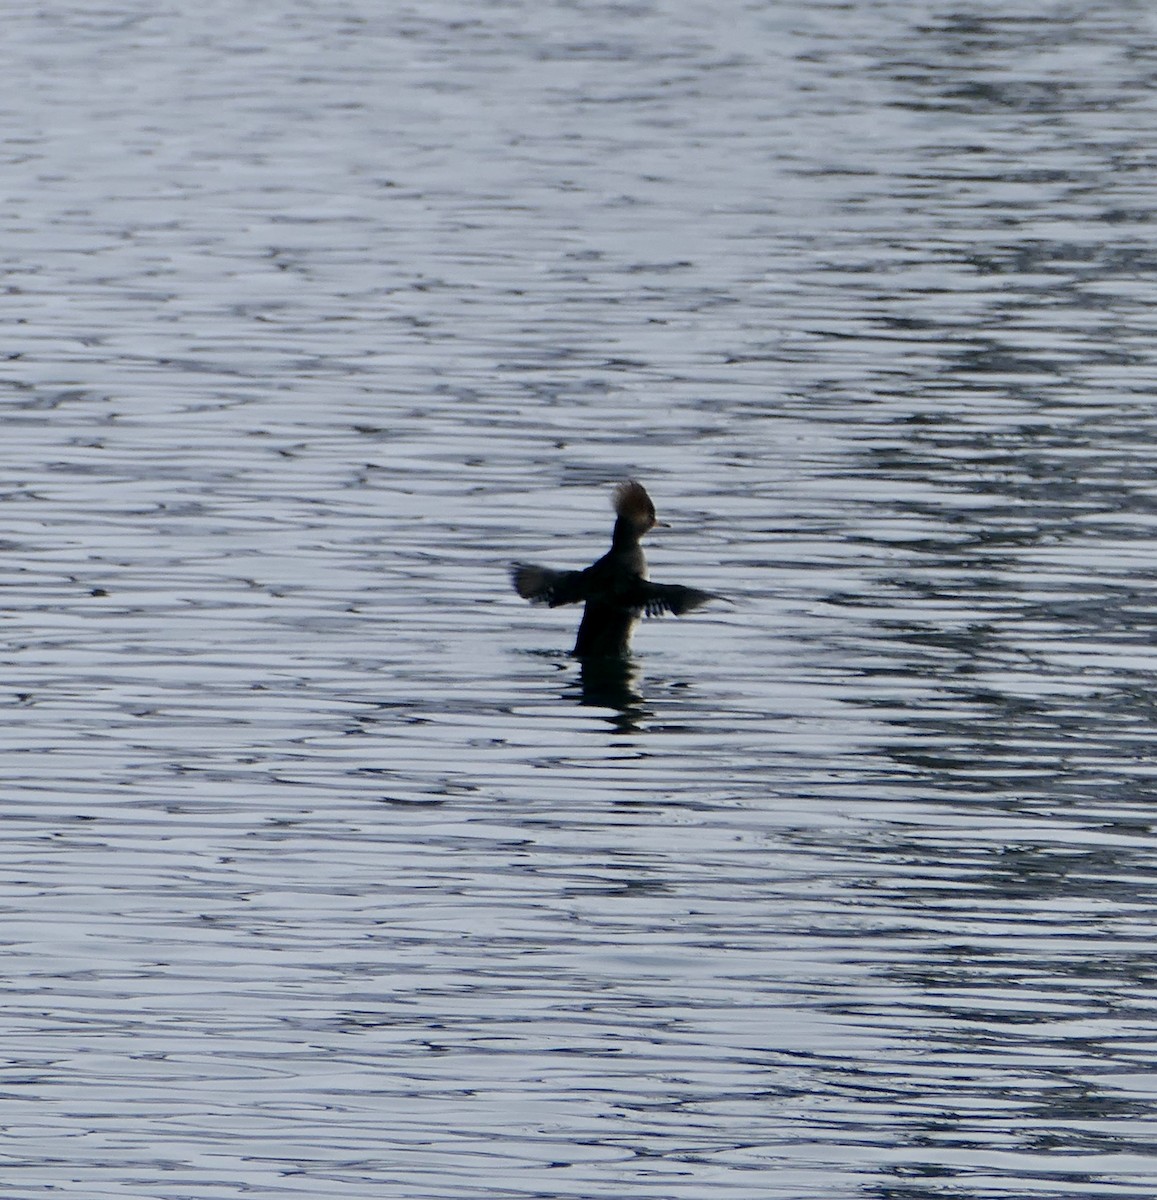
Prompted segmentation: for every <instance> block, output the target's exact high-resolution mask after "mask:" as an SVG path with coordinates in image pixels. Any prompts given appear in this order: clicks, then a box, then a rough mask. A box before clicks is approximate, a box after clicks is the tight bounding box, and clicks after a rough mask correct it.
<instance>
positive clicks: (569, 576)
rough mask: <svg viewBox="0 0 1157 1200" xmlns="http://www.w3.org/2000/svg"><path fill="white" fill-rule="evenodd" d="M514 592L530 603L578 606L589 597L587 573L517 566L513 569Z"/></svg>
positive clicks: (527, 565)
mask: <svg viewBox="0 0 1157 1200" xmlns="http://www.w3.org/2000/svg"><path fill="white" fill-rule="evenodd" d="M510 581H511V582H512V583H513V584H514V590H515V591H516V592H517V593H518V594H519V595H520V596H521V597H522V598H523V599H524V600H529V601H530V602H531V604H549V605H550V607H551V608H558V606H559V605H560V604H578V603H579V601H581V600H585V599H586V598H587V590H588V589H587V573H586V571H555V570H553V569H552V568H550V567H536V566H534V565H533V564H532V563H515V564H514V566H513V567H511V568H510Z"/></svg>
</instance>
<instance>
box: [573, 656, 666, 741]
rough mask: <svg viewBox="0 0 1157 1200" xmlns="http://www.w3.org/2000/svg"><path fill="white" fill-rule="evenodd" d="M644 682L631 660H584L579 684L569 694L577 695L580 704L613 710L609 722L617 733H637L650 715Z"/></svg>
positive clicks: (614, 658)
mask: <svg viewBox="0 0 1157 1200" xmlns="http://www.w3.org/2000/svg"><path fill="white" fill-rule="evenodd" d="M641 678H642V676H641V673H640V671H639V668H638V667H637V666H636V664H635V662H634V660H633V659H631V658H616V657H613V656H599V657H591V658H580V659H579V678H578V682H577V684H572V685H570V687H568V688H567V692H568V693H569V694H571V695H574V694H576V693H577V695H578V702H579V703H580V704H583V705H589V706H590V707H592V708H606V709H610V710H611V715H610V716H609V717H608V720H609V721H610V723H611V725H612V726H613V728H614V730H615V732H616V733H634V732H636V731H637V730H638V729H639V728H640V727H641V725H642V722H643V719H644V718H645V717H647V716H648V715H649V712H648V710H647V708H646V707H645V706H644V704H643V696H642V693H641V692H640V691H639V684H640V682H641Z"/></svg>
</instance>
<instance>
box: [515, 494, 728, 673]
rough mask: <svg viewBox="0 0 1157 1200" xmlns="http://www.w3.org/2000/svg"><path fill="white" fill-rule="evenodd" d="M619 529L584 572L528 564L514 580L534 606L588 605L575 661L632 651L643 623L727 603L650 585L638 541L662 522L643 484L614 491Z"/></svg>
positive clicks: (678, 588)
mask: <svg viewBox="0 0 1157 1200" xmlns="http://www.w3.org/2000/svg"><path fill="white" fill-rule="evenodd" d="M614 507H615V528H614V532H613V533H612V535H611V548H610V550H609V551H608V552H607V553H606V554H604V555H603V557H602V558H600V559H599V560H598V562H595V563H592V564H591V566H589V567H587V568H585V570H582V571H556V570H554V569H553V568H551V567H539V566H534V565H532V564H530V563H515V564H514V566H513V567H512V568H511V572H510V577H511V580H512V582H513V583H514V590H515V591H516V592H517V593H518V594H519V595H520V596H521V597H522V598H523V599H524V600H529V601H530V602H531V603H532V604H548V605H550V607H551V608H558V607H559V606H560V605H563V604H578V603H584V604H585V605H586V607H585V609H584V611H583V619H582V622H581V623H580V625H579V631H578V640H577V641H576V642H575V647H574V651H573V653H574V655H575V656H576V657H578V658H588V657H598V656H608V655H614V656H618V657H621V656H623V655H625V654H627V653H629V651H630V647H631V634H632V633H633V631H634V628H635V625H637V624H638V622H639V618H640V617H642V616H644V615H646V616H648V617H656V616H659V615H661V614H662V613H673V614H674V615H675V616H677V617H681V616H682V615H683V614H684V613H689V612H691V611H692V610H693V609H696V608H698V607H699V606H700V605H701V604H706V603H707V601H708V600H724V599H726V597H724V596H717V595H715V593H713V592H704V591H700V590H699V589H698V588H692V587H684V586H683V585H682V584H677V583H665V584H664V583H652V582H651V581H650V580H649V579H648V578H647V559H646V555H644V553H643V547H642V546H641V545H640V544H639V542H640V539H641V538H642V537H643V535H644V534H645V533H647V531H648V530H650V529H652V528H653V527H654V526H655V525H657V524H658V523H659V522H657V521H656V519H655V506H654V504H652V503H651V497H650V496H648V495H647V491H646V489H645V488H644V487H643V485H642V484H641V483H636V482H635V480H633V479H629V480H627V481H626V482H625V483H620V484H619V485H618V487H616V488H615V494H614Z"/></svg>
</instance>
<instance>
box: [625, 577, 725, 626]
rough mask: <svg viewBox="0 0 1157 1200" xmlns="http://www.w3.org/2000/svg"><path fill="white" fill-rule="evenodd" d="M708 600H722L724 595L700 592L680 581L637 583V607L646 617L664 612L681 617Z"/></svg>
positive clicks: (660, 614)
mask: <svg viewBox="0 0 1157 1200" xmlns="http://www.w3.org/2000/svg"><path fill="white" fill-rule="evenodd" d="M708 600H723V601H726V602H727V603H730V601H728V600H727V597H726V596H717V595H716V594H715V593H714V592H702V591H700V590H699V589H698V588H693V587H684V586H683V585H682V584H681V583H650V582H647V581H641V582H640V584H639V607H640V608H642V610H643V612H645V613H646V614H647V616H648V617H661V616H662V615H663V614H664V613H672V614H673V615H674V616H676V617H681V616H682V615H683V614H684V613H689V612H691V611H692V610H693V609H696V608H698V607H699V606H700V605H702V604H706V603H707V601H708Z"/></svg>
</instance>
